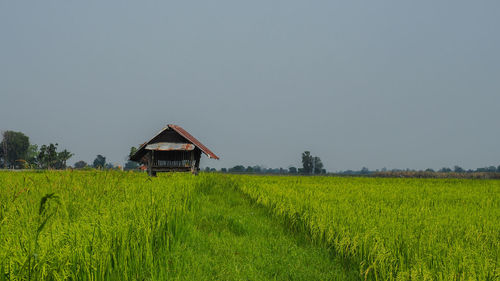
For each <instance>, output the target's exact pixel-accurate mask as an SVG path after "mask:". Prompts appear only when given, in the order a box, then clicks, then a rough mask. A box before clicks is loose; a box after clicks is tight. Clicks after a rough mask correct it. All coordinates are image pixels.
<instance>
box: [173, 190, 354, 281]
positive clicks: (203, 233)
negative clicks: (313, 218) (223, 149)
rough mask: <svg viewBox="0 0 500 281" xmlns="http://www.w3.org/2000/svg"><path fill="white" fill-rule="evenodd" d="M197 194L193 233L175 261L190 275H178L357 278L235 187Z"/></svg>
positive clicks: (287, 278) (264, 277) (214, 278)
mask: <svg viewBox="0 0 500 281" xmlns="http://www.w3.org/2000/svg"><path fill="white" fill-rule="evenodd" d="M199 200H200V201H199V204H197V205H198V208H199V209H198V210H196V211H195V213H196V214H197V215H196V216H195V218H194V231H193V233H192V235H193V236H192V238H193V239H188V241H186V243H184V245H183V247H184V248H183V249H182V255H183V257H182V259H181V260H182V261H183V264H182V265H181V264H179V265H176V266H175V267H177V268H179V266H182V267H185V266H191V269H190V270H189V269H188V268H183V269H182V270H181V272H189V274H190V276H178V277H180V279H184V278H187V279H200V280H202V279H203V280H358V279H359V273H357V272H356V271H353V270H350V271H348V270H346V269H345V268H344V267H343V266H342V264H341V262H339V261H338V260H336V259H335V258H334V257H332V256H331V253H330V252H329V251H328V249H325V248H323V247H319V246H315V245H312V244H310V243H308V242H306V241H304V239H300V237H297V235H294V234H291V233H290V232H289V231H288V230H286V229H285V228H284V227H283V226H282V225H281V224H280V223H279V222H278V221H277V220H275V219H274V218H272V217H271V216H270V215H269V214H268V213H267V211H266V210H265V209H264V208H262V207H259V206H257V205H254V204H252V203H251V202H250V201H249V200H248V199H246V198H245V197H244V196H243V194H241V193H240V192H239V191H236V190H233V189H230V188H222V189H210V190H206V191H204V192H200V198H199ZM186 257H190V262H187V263H186V261H187V260H186ZM188 260H189V259H188ZM191 263H192V264H191ZM175 267H174V268H175Z"/></svg>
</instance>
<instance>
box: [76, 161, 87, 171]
mask: <svg viewBox="0 0 500 281" xmlns="http://www.w3.org/2000/svg"><path fill="white" fill-rule="evenodd" d="M74 166H75V169H83V168H85V167H87V166H88V165H87V162H85V161H83V160H80V161H78V162H76V163H75V165H74Z"/></svg>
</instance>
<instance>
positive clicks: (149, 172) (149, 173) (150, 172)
mask: <svg viewBox="0 0 500 281" xmlns="http://www.w3.org/2000/svg"><path fill="white" fill-rule="evenodd" d="M152 153H153V151H149V152H148V176H150V177H152V176H153V157H152V156H151V154H152Z"/></svg>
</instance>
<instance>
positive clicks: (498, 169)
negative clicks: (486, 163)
mask: <svg viewBox="0 0 500 281" xmlns="http://www.w3.org/2000/svg"><path fill="white" fill-rule="evenodd" d="M497 173H500V165H498V167H497Z"/></svg>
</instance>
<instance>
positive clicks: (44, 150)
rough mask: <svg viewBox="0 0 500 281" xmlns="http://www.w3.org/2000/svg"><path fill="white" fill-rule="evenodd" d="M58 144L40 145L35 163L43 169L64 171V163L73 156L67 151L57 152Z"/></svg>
mask: <svg viewBox="0 0 500 281" xmlns="http://www.w3.org/2000/svg"><path fill="white" fill-rule="evenodd" d="M57 146H58V144H57V143H56V144H53V143H50V144H49V145H45V144H44V145H42V146H41V147H40V151H39V152H38V156H37V157H36V163H38V165H40V167H41V168H43V169H66V162H67V161H68V160H69V159H70V158H71V157H72V156H73V153H71V152H69V151H68V150H66V149H65V150H63V151H61V152H57Z"/></svg>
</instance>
